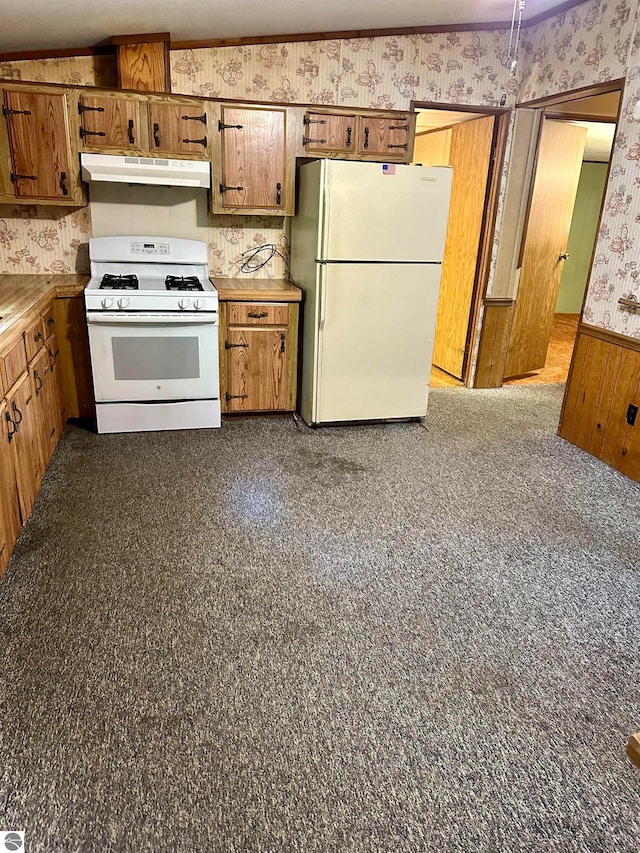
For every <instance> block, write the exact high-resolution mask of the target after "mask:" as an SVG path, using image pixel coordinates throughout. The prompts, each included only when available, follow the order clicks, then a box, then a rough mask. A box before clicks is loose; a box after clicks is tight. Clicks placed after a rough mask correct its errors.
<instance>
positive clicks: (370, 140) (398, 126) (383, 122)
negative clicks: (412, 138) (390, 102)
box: [358, 116, 409, 159]
mask: <svg viewBox="0 0 640 853" xmlns="http://www.w3.org/2000/svg"><path fill="white" fill-rule="evenodd" d="M408 147H409V119H408V117H407V116H397V117H395V118H380V117H378V118H374V117H372V116H360V120H359V131H358V153H359V154H369V155H384V157H385V159H393V158H394V157H395V158H397V159H403V158H404V157H406V155H407V149H408Z"/></svg>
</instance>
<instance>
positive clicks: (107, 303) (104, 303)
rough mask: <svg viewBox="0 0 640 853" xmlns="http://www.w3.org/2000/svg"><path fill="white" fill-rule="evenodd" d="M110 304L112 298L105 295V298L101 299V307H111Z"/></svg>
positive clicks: (111, 303)
mask: <svg viewBox="0 0 640 853" xmlns="http://www.w3.org/2000/svg"><path fill="white" fill-rule="evenodd" d="M112 305H113V299H112V298H111V297H110V296H105V298H104V299H103V300H102V307H103V308H111V306H112Z"/></svg>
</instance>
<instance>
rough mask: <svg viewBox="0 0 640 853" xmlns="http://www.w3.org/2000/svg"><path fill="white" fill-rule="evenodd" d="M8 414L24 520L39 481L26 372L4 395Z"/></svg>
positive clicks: (31, 395)
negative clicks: (11, 389) (11, 390)
mask: <svg viewBox="0 0 640 853" xmlns="http://www.w3.org/2000/svg"><path fill="white" fill-rule="evenodd" d="M7 414H8V415H9V418H10V420H9V421H8V424H9V433H10V439H11V450H12V453H13V464H14V467H15V472H16V481H17V484H18V497H19V501H20V515H21V517H22V521H23V523H24V522H25V521H26V520H27V519H28V518H29V514H30V512H31V508H32V506H33V503H34V501H35V499H36V496H37V494H38V490H39V488H40V483H41V481H42V460H41V458H40V443H39V424H38V412H37V407H36V403H35V395H34V393H33V390H32V386H31V377H30V376H29V374H28V373H25V374H24V376H23V378H22V380H21V381H20V382H19V384H18V385H16V387H15V389H14V391H13V393H12V394H11V396H10V397H8V398H7Z"/></svg>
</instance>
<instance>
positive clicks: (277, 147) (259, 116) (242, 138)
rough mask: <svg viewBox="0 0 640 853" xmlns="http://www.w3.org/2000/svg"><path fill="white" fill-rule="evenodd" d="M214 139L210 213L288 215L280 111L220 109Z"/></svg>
mask: <svg viewBox="0 0 640 853" xmlns="http://www.w3.org/2000/svg"><path fill="white" fill-rule="evenodd" d="M218 135H219V138H220V148H219V151H218V152H217V154H218V156H217V157H216V158H215V159H214V175H220V180H219V181H216V182H215V184H214V188H213V199H214V211H217V212H220V213H229V212H237V213H254V212H257V213H270V214H276V215H283V214H285V213H293V199H292V193H291V191H290V190H291V189H292V187H290V186H289V185H288V180H287V171H288V168H287V162H286V158H287V111H286V109H284V108H273V109H270V108H268V107H254V106H251V107H236V106H230V105H222V107H221V108H220V118H219V120H218ZM289 159H290V160H292V159H293V155H291V156H290V158H289ZM216 160H217V161H218V164H219V168H216V165H217V163H216Z"/></svg>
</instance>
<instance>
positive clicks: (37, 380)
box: [33, 370, 44, 397]
mask: <svg viewBox="0 0 640 853" xmlns="http://www.w3.org/2000/svg"><path fill="white" fill-rule="evenodd" d="M33 379H34V382H35V383H36V397H39V396H40V392H41V391H42V388H43V386H44V382H43V381H42V379H40V377H39V375H38V371H37V370H34V371H33Z"/></svg>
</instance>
